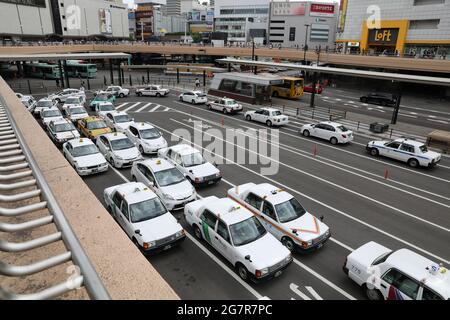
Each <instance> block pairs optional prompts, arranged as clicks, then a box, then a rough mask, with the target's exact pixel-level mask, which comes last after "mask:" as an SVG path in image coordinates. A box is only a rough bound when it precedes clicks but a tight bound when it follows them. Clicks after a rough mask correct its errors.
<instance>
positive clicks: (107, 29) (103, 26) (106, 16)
mask: <svg viewBox="0 0 450 320" xmlns="http://www.w3.org/2000/svg"><path fill="white" fill-rule="evenodd" d="M98 17H99V23H100V33H106V34H108V33H112V21H111V10H110V9H103V8H101V9H98Z"/></svg>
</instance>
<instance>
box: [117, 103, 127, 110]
mask: <svg viewBox="0 0 450 320" xmlns="http://www.w3.org/2000/svg"><path fill="white" fill-rule="evenodd" d="M129 103H130V102H125V103H122V104H120V105H118V106H116V109H120V108H122V107H124V106H126V105H127V104H129Z"/></svg>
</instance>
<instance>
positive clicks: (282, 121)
mask: <svg viewBox="0 0 450 320" xmlns="http://www.w3.org/2000/svg"><path fill="white" fill-rule="evenodd" d="M245 120H247V121H256V122H261V123H265V124H266V125H267V126H268V127H272V126H283V125H287V124H288V123H289V117H288V116H286V115H283V114H282V113H281V111H280V110H278V109H275V108H261V109H258V110H250V111H247V112H246V113H245Z"/></svg>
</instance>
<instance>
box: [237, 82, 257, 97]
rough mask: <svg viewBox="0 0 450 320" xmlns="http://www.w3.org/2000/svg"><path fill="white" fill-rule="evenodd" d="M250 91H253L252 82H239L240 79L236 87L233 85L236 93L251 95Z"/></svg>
mask: <svg viewBox="0 0 450 320" xmlns="http://www.w3.org/2000/svg"><path fill="white" fill-rule="evenodd" d="M252 91H253V90H252V84H250V83H247V82H240V81H239V82H237V84H236V87H235V92H236V93H237V94H240V95H243V96H248V97H251V96H252V95H253V92H252Z"/></svg>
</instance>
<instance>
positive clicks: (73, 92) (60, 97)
mask: <svg viewBox="0 0 450 320" xmlns="http://www.w3.org/2000/svg"><path fill="white" fill-rule="evenodd" d="M72 96H76V97H81V98H82V99H83V103H84V102H85V101H86V94H85V92H84V91H82V90H78V89H71V88H67V89H64V90H62V91H59V92H57V93H54V94H52V95H49V96H48V98H49V99H51V100H54V101H56V103H61V102H65V101H66V99H67V98H68V97H72Z"/></svg>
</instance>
